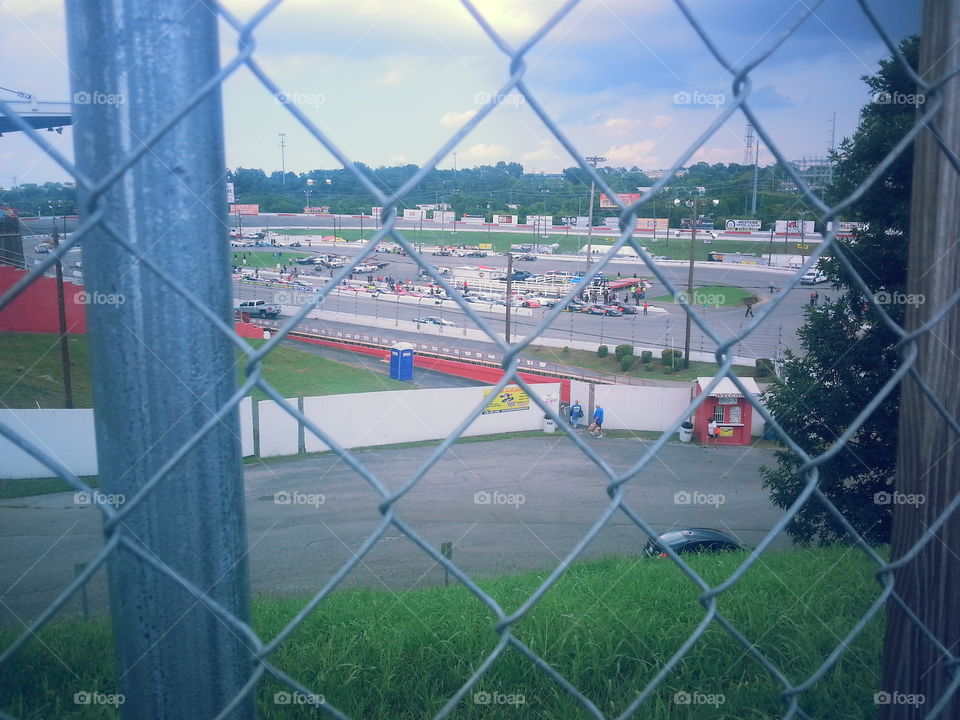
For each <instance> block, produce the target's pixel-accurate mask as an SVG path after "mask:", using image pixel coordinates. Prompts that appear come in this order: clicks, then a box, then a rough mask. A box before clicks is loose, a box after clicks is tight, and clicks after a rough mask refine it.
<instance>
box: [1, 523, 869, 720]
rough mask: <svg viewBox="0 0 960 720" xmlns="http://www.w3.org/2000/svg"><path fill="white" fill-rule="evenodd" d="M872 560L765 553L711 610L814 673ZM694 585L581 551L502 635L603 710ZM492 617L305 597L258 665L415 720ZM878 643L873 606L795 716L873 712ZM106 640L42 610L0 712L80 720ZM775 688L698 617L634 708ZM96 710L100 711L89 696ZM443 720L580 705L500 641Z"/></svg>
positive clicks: (740, 714) (669, 635)
mask: <svg viewBox="0 0 960 720" xmlns="http://www.w3.org/2000/svg"><path fill="white" fill-rule="evenodd" d="M640 542H642V541H641V540H640V538H639V537H638V544H639V543H640ZM744 558H745V555H744V554H741V553H734V554H726V555H703V556H696V557H690V558H689V563H690V565H691V566H692V567H693V568H694V569H695V570H696V571H697V572H698V573H700V574H701V576H702V577H703V578H704V579H705V581H706V582H707V583H709V584H711V585H716V584H718V583H719V582H721V581H722V580H724V579H725V578H727V577H728V576H729V575H730V574H731V573H732V572H733V571H734V570H735V568H736V567H737V566H738V565H739V564H740V563H742V562H743V560H744ZM456 559H457V553H456V550H455V551H454V560H455V561H456ZM874 569H875V568H874V567H873V566H872V565H871V564H870V563H869V562H868V561H867V560H866V559H865V557H864V556H863V554H862V553H861V552H858V551H856V550H851V549H849V548H840V547H838V548H826V549H811V550H794V551H785V552H774V553H768V554H765V555H764V556H763V558H762V559H761V560H760V561H759V562H758V563H757V564H756V565H755V566H754V567H753V568H752V569H751V570H749V571H748V572H747V573H746V575H744V577H742V578H741V579H740V580H739V581H738V582H737V583H736V584H735V585H733V587H732V588H730V589H729V590H727V591H726V592H724V593H723V594H722V595H721V596H720V597H719V599H718V601H717V609H718V611H719V612H721V613H722V614H723V615H724V616H725V617H726V618H727V619H728V620H729V621H730V622H731V623H732V624H733V625H734V626H735V627H736V628H737V629H738V630H739V631H740V632H741V633H743V634H744V636H745V637H746V638H747V639H748V641H749V642H751V643H752V644H753V646H754V647H755V648H756V650H758V651H759V652H761V653H763V654H764V655H765V656H766V657H767V658H768V659H769V660H770V661H771V662H772V663H773V664H774V665H775V666H776V667H778V668H779V669H780V670H781V671H782V672H783V673H784V674H785V675H786V676H787V677H788V678H789V680H790V681H791V682H793V683H795V684H797V683H800V682H802V681H804V680H806V679H807V678H808V677H809V676H810V675H811V674H812V673H814V672H815V671H816V670H817V669H818V668H819V666H820V665H821V664H822V663H823V661H824V660H825V658H826V657H827V656H828V655H829V653H830V652H831V651H832V650H833V649H834V648H836V647H837V645H839V644H840V643H841V640H842V639H843V638H844V637H845V635H846V634H847V632H848V631H849V630H850V628H851V627H852V626H853V625H854V624H855V623H856V622H857V620H858V619H859V618H860V617H861V616H862V614H863V613H864V612H865V611H866V610H867V608H868V607H869V605H870V603H871V601H872V600H873V599H874V598H876V597H877V595H878V594H879V592H880V589H879V587H878V585H877V583H876V581H875V580H874V578H873V571H874ZM544 578H545V574H544V573H524V574H520V575H515V576H508V577H499V578H495V579H488V580H482V581H480V585H481V586H482V587H483V589H484V590H485V591H486V592H487V593H489V594H490V596H491V597H493V598H494V599H495V600H496V601H497V602H498V603H500V605H501V607H503V608H504V610H505V612H506V613H511V612H513V611H515V610H516V609H517V608H518V607H519V606H520V605H521V604H522V603H523V602H524V601H525V600H526V599H527V598H528V597H529V595H530V594H531V593H532V592H533V591H534V589H535V588H536V587H537V586H538V585H539V584H540V583H542V582H543V580H544ZM321 582H322V579H321V578H317V583H318V585H319V584H320V583H321ZM698 595H699V589H698V588H697V586H696V585H695V584H694V583H693V582H692V581H691V580H690V579H689V578H688V577H686V576H685V575H683V574H682V573H681V572H680V570H679V569H678V568H677V567H676V566H675V565H673V563H672V562H671V561H669V560H665V559H659V558H655V559H642V558H635V557H620V558H610V559H605V560H599V561H591V562H582V563H578V564H575V565H573V566H571V567H570V568H569V569H568V571H567V572H566V573H565V574H564V576H563V577H562V578H561V579H560V580H559V582H558V583H557V584H556V585H555V586H553V588H552V589H551V590H550V591H548V592H547V593H546V594H545V595H544V596H543V597H542V598H541V599H540V600H539V602H538V603H537V604H536V605H535V606H534V608H533V609H532V610H531V611H530V612H529V613H527V614H526V615H525V616H524V617H523V618H522V619H521V620H519V621H518V622H516V623H515V624H514V625H513V629H512V631H513V634H514V636H515V637H517V638H518V639H519V640H520V641H522V642H523V643H525V644H526V645H527V646H528V647H529V648H531V649H532V650H533V651H534V652H535V653H537V654H539V655H540V656H541V657H543V658H544V659H545V660H546V661H547V662H548V663H550V664H551V665H552V666H553V667H554V668H555V669H556V670H557V671H558V672H559V673H561V674H562V675H563V676H564V677H566V678H567V679H568V680H569V681H570V682H571V683H572V684H573V685H574V686H575V687H576V688H577V689H578V690H579V691H581V692H582V693H583V694H584V695H585V696H586V697H587V698H589V699H590V700H591V701H592V702H593V703H595V704H596V706H597V707H598V708H599V710H600V711H601V712H602V713H604V715H605V716H606V717H612V716H614V715H616V714H618V713H620V712H622V710H623V709H624V708H625V707H626V706H627V705H628V704H629V703H630V702H631V701H632V700H633V699H634V698H635V697H636V696H637V695H638V694H639V693H640V692H641V691H642V690H643V689H644V688H645V687H646V685H647V684H648V683H650V681H651V680H652V679H653V678H654V677H655V675H656V674H657V672H658V671H659V670H660V669H661V668H662V667H663V665H664V664H665V663H667V662H668V661H669V660H670V658H671V657H672V656H673V655H674V654H675V653H676V652H677V650H678V649H679V648H680V646H681V645H682V644H683V643H684V642H685V641H686V640H687V639H688V638H689V637H691V635H692V634H693V633H694V632H695V629H696V627H697V624H698V623H699V622H700V621H701V620H703V618H704V617H705V615H706V611H705V609H704V607H703V606H701V605H700V603H699V602H698V601H697V597H698ZM305 602H306V598H284V599H277V598H273V597H260V598H257V599H255V601H254V605H253V625H254V629H255V630H256V632H257V633H258V634H259V636H260V637H261V638H264V639H269V638H272V637H274V636H275V635H276V634H277V633H279V632H280V631H281V629H282V628H283V627H284V626H285V625H286V624H287V623H288V622H289V621H290V620H291V619H292V617H293V616H294V614H295V613H296V612H297V611H298V610H299V609H300V608H302V607H303V605H304V603H305ZM495 622H496V618H495V616H494V615H493V613H492V612H491V611H490V610H489V609H488V608H487V607H486V606H485V605H484V604H482V603H481V602H480V601H479V600H478V599H477V598H476V597H475V596H473V595H472V594H471V593H470V592H469V591H468V590H466V589H465V588H463V587H460V586H459V585H455V586H451V587H449V588H445V587H435V588H430V589H426V590H417V591H407V592H404V591H399V592H393V591H384V590H364V589H359V590H344V591H341V592H337V593H334V594H333V595H331V596H330V597H329V598H327V599H326V600H325V601H324V602H323V603H321V604H320V606H319V607H318V608H317V609H316V610H315V611H314V612H313V613H312V614H311V615H310V616H309V617H308V618H307V619H306V620H305V621H304V622H303V623H302V624H301V625H300V626H299V627H298V628H297V630H296V631H295V632H294V633H293V634H292V635H291V637H290V638H288V639H287V641H286V642H285V643H284V644H283V645H281V646H280V648H279V649H278V650H277V651H276V652H275V653H274V654H273V655H272V656H271V657H270V660H271V662H272V663H274V664H275V665H277V666H278V667H279V668H280V669H281V670H283V671H284V672H286V673H289V674H290V675H291V676H292V677H294V678H295V679H297V680H298V681H299V682H301V683H302V684H304V685H305V686H306V687H308V688H310V689H311V690H313V691H315V692H317V693H322V694H323V695H324V696H325V697H326V699H327V700H329V701H330V702H331V703H333V704H334V705H336V706H337V707H339V708H340V709H341V710H342V711H344V712H345V713H346V714H348V715H349V716H351V717H356V718H391V720H406V719H408V718H410V719H412V718H422V717H432V716H434V715H435V714H436V713H437V712H438V711H439V710H440V708H441V707H442V706H443V704H444V703H445V701H446V700H447V699H448V698H449V697H450V696H451V695H453V694H454V693H455V692H456V691H457V689H458V688H459V687H460V686H461V685H462V684H463V683H464V682H465V681H466V680H467V678H469V677H470V675H471V674H472V672H473V671H474V670H475V669H476V668H477V667H478V666H479V665H480V663H481V662H482V661H483V660H484V658H485V657H486V656H487V655H488V654H489V653H490V652H491V651H492V650H493V649H494V647H495V645H496V641H497V635H496V633H495V632H494V631H493V625H494V623H495ZM15 632H16V631H6V632H3V633H0V643H2V645H3V646H6V645H7V644H8V643H9V642H10V641H11V640H12V639H13V637H14V636H15ZM882 645H883V623H882V620H881V619H879V618H878V619H875V620H873V621H872V622H871V623H870V624H869V625H868V626H867V627H866V629H865V630H864V632H863V633H861V634H860V635H859V636H858V637H857V638H855V639H854V640H853V641H852V642H851V643H850V644H849V645H848V646H847V647H846V649H845V652H844V654H843V656H842V658H841V659H840V660H839V662H838V663H837V664H836V665H835V666H834V668H833V669H832V670H831V671H830V672H828V673H827V674H826V675H825V676H824V678H823V679H822V680H820V681H819V682H818V683H817V684H816V685H815V686H814V687H813V688H812V689H811V690H809V691H807V692H805V693H803V694H802V695H801V697H800V705H801V707H802V708H803V710H804V711H805V712H806V713H807V714H809V715H810V716H811V717H824V718H871V717H875V716H876V706H875V705H874V702H873V693H874V692H875V691H876V689H877V688H878V685H879V678H880V659H881V653H882ZM112 647H113V645H112V641H111V630H110V627H109V625H108V623H107V622H106V621H94V622H81V621H76V620H59V621H57V622H56V623H55V624H53V625H52V626H50V627H47V628H45V629H44V630H43V631H41V633H40V636H39V638H38V639H37V640H35V641H33V642H31V643H30V644H29V645H28V646H27V647H26V648H25V649H24V650H23V651H22V652H21V653H20V655H19V656H18V657H17V659H16V660H15V661H14V662H13V663H10V664H8V665H6V666H4V668H3V669H0V707H2V708H3V709H4V710H5V711H7V712H9V713H11V714H13V715H15V716H17V717H20V718H24V720H39V719H40V718H47V717H57V718H68V719H74V718H88V717H93V715H90V714H88V713H89V712H90V707H89V706H88V707H80V706H77V705H74V704H73V702H72V698H73V695H74V693H76V692H78V691H80V690H96V691H99V692H101V693H110V692H116V691H117V685H116V681H115V679H114V675H115V670H114V661H113V653H112ZM781 689H782V688H781V687H780V685H779V683H777V682H776V681H775V680H774V679H772V678H771V677H770V676H769V675H768V673H767V672H766V671H765V670H764V669H763V667H762V666H761V665H760V664H759V663H758V662H757V661H756V660H754V659H753V658H752V657H751V656H750V655H749V654H748V653H747V651H746V650H745V649H744V648H743V647H742V646H741V645H740V644H739V643H738V642H737V641H735V640H734V639H733V638H732V637H731V636H730V635H729V634H728V633H727V632H726V631H725V630H724V629H723V628H722V627H720V626H719V625H718V624H717V623H712V624H711V625H709V626H708V628H707V631H706V632H705V634H704V635H703V636H702V637H701V638H700V639H699V640H698V641H697V642H696V643H695V644H694V645H693V646H692V648H691V649H690V651H689V652H688V654H687V655H686V656H685V658H684V659H683V661H682V662H680V663H679V665H678V666H677V667H676V668H675V669H674V670H673V672H672V673H671V674H670V675H668V677H667V678H666V679H665V680H664V682H663V683H662V684H661V685H660V686H659V687H658V689H657V690H656V691H654V693H653V694H652V695H651V697H650V698H649V699H648V701H647V702H646V703H645V704H644V706H643V710H642V711H641V712H640V713H638V714H637V715H636V716H635V717H641V718H645V719H646V720H666V719H667V718H669V719H670V720H694V719H697V720H699V719H702V718H707V719H710V718H725V719H731V720H732V719H734V718H736V719H738V720H739V719H741V718H743V719H746V720H761V719H764V720H765V719H766V718H772V717H780V716H781V715H782V714H783V713H784V711H785V706H784V705H783V704H782V702H781V700H780V699H779V697H778V695H779V692H780V691H781ZM287 690H289V689H288V688H286V687H284V686H282V685H280V684H279V683H277V682H276V681H274V680H264V681H262V682H261V683H260V685H259V686H258V689H257V691H256V694H257V704H258V710H259V715H260V717H262V718H264V719H265V720H274V719H279V718H297V717H315V716H316V715H315V714H311V713H309V712H308V711H307V710H305V709H304V708H302V707H301V708H293V707H291V706H279V705H277V704H275V703H274V701H273V698H274V693H276V692H282V691H287ZM475 692H487V693H499V694H501V695H503V696H508V695H512V696H514V697H515V698H516V699H518V700H519V697H520V696H522V697H523V703H522V704H520V705H516V706H514V705H501V706H487V705H482V704H477V703H475V702H474V693H475ZM676 693H690V694H694V693H701V694H703V695H705V696H715V697H716V699H717V702H718V704H716V705H712V704H700V705H697V704H678V703H677V702H676V701H675V694H676ZM720 695H722V696H723V697H722V700H723V701H722V704H720V703H719V699H720V698H719V696H720ZM96 716H97V717H106V718H111V717H116V714H115V713H112V710H111V709H110V708H106V709H101V708H97V715H96ZM454 717H457V718H482V717H503V718H508V717H516V718H551V719H554V718H555V719H557V720H565V719H567V718H571V719H572V718H584V717H587V714H586V713H585V712H584V711H583V710H582V709H580V708H579V706H577V705H576V704H575V703H574V702H573V701H572V700H571V699H570V698H569V696H568V695H566V693H565V692H564V691H563V690H562V689H560V688H559V687H558V686H557V685H556V684H555V683H554V682H553V681H552V680H551V679H550V678H549V677H548V676H547V675H546V674H545V673H543V672H542V671H540V670H538V669H537V668H535V667H534V666H533V665H532V664H531V663H530V662H529V661H528V660H527V659H526V658H525V657H523V656H522V655H521V654H520V653H519V652H517V651H515V650H513V649H512V648H507V650H506V651H505V652H504V653H503V654H502V655H501V656H500V658H499V659H498V660H497V662H496V663H495V664H494V665H493V667H492V668H491V669H490V670H489V671H488V672H487V673H486V674H485V675H484V676H483V678H482V679H481V680H480V682H479V684H478V685H477V686H476V687H475V688H473V689H472V690H471V691H470V692H469V693H468V694H467V696H466V697H465V698H464V700H463V701H461V703H460V705H459V707H458V709H457V711H456V712H455V714H454Z"/></svg>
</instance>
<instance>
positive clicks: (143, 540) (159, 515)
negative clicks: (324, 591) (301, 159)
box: [67, 0, 255, 719]
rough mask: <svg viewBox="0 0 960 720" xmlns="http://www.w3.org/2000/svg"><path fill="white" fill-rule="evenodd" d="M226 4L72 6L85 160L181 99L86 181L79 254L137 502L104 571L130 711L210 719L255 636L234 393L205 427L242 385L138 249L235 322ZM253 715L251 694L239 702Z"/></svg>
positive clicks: (102, 406)
mask: <svg viewBox="0 0 960 720" xmlns="http://www.w3.org/2000/svg"><path fill="white" fill-rule="evenodd" d="M217 18H218V15H217V13H216V10H215V8H213V7H210V6H208V4H207V3H205V2H195V0H90V1H88V2H81V1H79V0H78V1H77V2H74V3H68V5H67V20H68V40H69V46H70V65H71V71H72V72H71V74H72V78H73V87H72V92H73V99H74V109H75V115H74V117H75V121H76V122H75V126H76V133H75V151H76V157H77V165H78V168H79V170H80V172H81V173H83V174H85V175H86V176H87V177H89V178H90V179H91V180H92V182H93V183H95V184H96V183H99V182H101V181H103V179H104V178H106V177H108V176H109V175H110V173H111V172H113V171H116V170H117V168H118V167H120V166H121V164H122V163H123V162H124V161H125V160H126V159H127V158H129V157H130V156H131V155H132V154H134V153H136V152H138V151H140V150H142V148H143V145H144V142H145V141H146V139H147V138H149V137H150V135H151V133H153V132H155V131H157V130H158V129H160V127H161V126H162V124H163V123H164V122H165V121H167V120H168V119H169V118H171V117H174V116H176V115H178V114H179V115H180V117H179V118H178V120H177V122H176V124H174V125H173V127H172V128H171V129H170V130H169V132H167V133H166V134H164V135H162V136H161V137H160V138H158V139H157V140H156V141H155V142H152V143H150V147H149V149H148V150H147V151H146V152H145V153H143V154H142V155H140V156H139V157H138V158H137V159H136V160H135V162H133V163H132V165H130V166H129V167H127V168H126V169H125V170H124V171H123V172H122V173H121V174H119V176H118V177H117V178H116V179H115V180H114V181H113V182H112V183H111V184H110V185H109V186H108V187H106V188H105V189H104V191H103V192H102V194H101V193H98V192H96V191H95V192H93V193H91V192H90V191H89V189H86V188H85V189H84V190H83V191H82V192H81V195H80V200H81V213H82V215H84V216H87V217H89V216H90V215H91V214H92V213H94V212H96V211H102V212H103V218H102V224H101V225H99V226H98V227H97V228H96V229H95V230H94V232H91V233H90V234H88V235H86V236H85V237H84V240H83V261H84V271H85V272H84V274H85V277H86V289H87V297H88V298H89V299H90V300H89V301H90V303H91V304H89V305H88V308H87V309H88V320H89V337H90V354H91V359H92V363H91V366H92V372H93V378H92V380H93V387H94V397H95V406H96V407H95V410H96V427H97V451H98V457H99V465H100V477H101V482H102V486H103V488H104V492H106V493H113V494H117V495H118V496H123V498H124V500H125V503H126V504H127V506H128V508H127V512H126V514H122V515H121V517H120V520H119V522H116V523H112V522H111V523H108V524H107V526H106V532H107V533H108V534H112V533H120V534H121V536H122V537H123V538H124V540H123V542H122V544H121V545H120V546H119V552H117V553H114V554H113V556H112V557H111V560H110V563H109V584H110V604H111V612H112V618H113V633H114V642H115V647H116V652H117V671H118V676H119V683H120V691H121V692H122V693H123V694H124V695H125V696H126V702H125V703H124V705H123V706H122V707H121V710H122V713H123V715H124V717H127V718H131V719H132V718H211V717H213V716H215V715H216V714H217V713H218V712H220V710H222V709H223V708H224V706H226V705H227V704H228V703H229V702H230V701H231V700H232V699H234V698H235V697H236V696H237V693H238V690H239V689H240V688H241V687H242V686H243V684H244V683H245V682H246V681H247V680H248V678H249V677H250V673H251V670H252V667H253V662H252V659H251V658H252V654H251V651H250V649H249V648H248V647H246V637H249V636H246V635H245V634H244V633H243V632H238V628H237V626H236V625H234V624H232V623H230V622H228V620H229V615H232V616H234V617H235V618H236V619H237V620H238V621H239V622H241V623H244V624H248V623H249V621H250V609H249V578H248V571H247V564H246V520H245V515H244V497H243V484H242V483H243V476H242V466H241V461H240V441H239V422H238V416H237V412H236V409H234V410H233V411H232V412H229V413H228V414H227V415H226V416H225V417H224V419H223V420H222V421H221V422H219V423H217V424H216V425H214V426H213V427H212V429H211V430H210V431H209V432H207V433H206V434H203V436H202V437H199V436H200V435H201V428H202V427H203V426H204V424H205V423H207V422H209V421H210V420H211V418H212V417H213V416H214V415H215V414H216V412H217V411H218V410H221V409H222V408H223V407H224V406H225V405H226V404H227V402H228V400H229V399H230V397H231V395H232V394H233V393H235V392H236V378H235V371H234V369H233V368H234V366H235V357H234V352H235V350H234V347H233V346H232V344H231V338H230V337H229V336H228V335H227V334H226V333H224V332H223V331H222V330H221V329H218V328H217V327H216V326H215V325H214V324H213V323H211V322H210V321H209V320H208V319H206V318H204V316H203V315H202V314H201V313H200V312H199V311H198V309H197V306H195V305H193V304H192V303H190V302H189V301H188V300H187V299H186V298H185V297H184V296H183V295H182V294H181V293H180V292H178V291H175V290H174V289H172V288H170V287H169V286H168V285H166V284H165V283H164V282H163V281H162V280H161V279H160V277H159V276H158V274H157V273H156V272H155V271H154V270H152V269H151V268H150V267H148V263H145V262H144V261H143V260H142V259H141V258H146V259H149V261H151V262H153V263H156V264H157V265H158V266H159V267H161V268H162V269H163V270H164V271H166V272H167V273H169V275H170V276H172V277H173V278H175V279H176V281H177V282H178V283H179V285H180V287H181V288H183V289H185V290H187V291H189V292H190V293H192V295H193V296H194V297H195V298H197V299H198V300H199V304H202V305H203V306H205V307H207V308H209V309H210V310H212V311H213V312H214V313H215V314H216V315H217V316H219V317H220V318H222V319H223V320H224V321H225V322H227V323H228V326H229V327H232V321H231V320H228V318H230V317H231V315H232V312H231V289H230V284H229V273H228V272H227V269H228V267H229V247H228V243H227V223H226V205H225V200H226V194H225V186H224V151H223V123H222V115H221V100H220V85H219V83H216V85H215V86H214V88H213V89H212V90H211V91H210V92H209V93H208V94H206V95H205V96H204V97H203V99H202V100H201V101H200V102H199V103H198V104H196V105H193V106H192V107H189V108H188V105H189V101H190V99H191V98H192V96H194V94H195V93H197V92H198V90H199V89H200V88H201V87H202V86H203V85H204V83H206V82H208V81H209V80H210V79H211V78H213V77H214V76H215V75H216V73H217V72H218V71H219V57H218V52H219V47H218V39H217ZM79 184H80V183H78V185H79ZM97 189H98V188H96V187H95V190H97ZM106 226H109V227H110V228H112V229H113V230H114V231H115V232H116V233H117V236H119V237H120V238H122V239H123V240H125V241H127V242H129V243H130V244H131V245H132V246H133V248H134V252H133V253H131V252H128V251H127V250H125V249H124V248H122V247H121V246H120V245H119V244H118V243H117V242H116V240H115V238H114V237H112V236H111V234H110V233H109V232H108V231H107V229H106ZM138 256H139V257H138ZM101 300H102V301H103V302H100V301H101ZM198 437H199V441H198V442H197V443H196V444H195V445H194V446H193V447H192V448H190V449H189V451H187V452H186V454H185V455H184V456H183V458H182V459H181V460H180V461H179V462H177V463H176V464H175V465H174V466H173V467H171V468H169V470H168V471H167V472H165V473H164V474H163V477H162V479H161V480H160V482H159V483H158V484H157V485H156V486H155V487H153V488H151V489H150V490H149V492H147V493H146V494H145V495H144V496H143V497H138V492H139V491H140V490H141V489H142V488H143V487H144V486H145V485H146V483H147V482H148V481H149V480H150V478H151V477H153V476H154V475H156V474H157V473H158V471H159V470H160V469H161V468H162V466H163V465H164V463H166V462H167V461H169V460H170V459H171V458H172V457H174V456H175V455H176V454H177V452H178V451H180V450H181V449H182V448H183V447H184V446H185V445H186V444H187V443H188V442H190V441H191V440H192V439H197V438H198ZM119 510H120V512H121V513H124V505H120V506H119ZM136 549H139V553H140V555H139V556H138V554H137V553H136V552H135V550H136ZM145 558H150V559H151V561H150V562H145ZM174 574H176V575H178V576H179V577H181V578H184V579H185V580H187V581H189V582H190V583H192V584H193V586H195V587H196V588H199V590H200V591H202V593H201V597H205V598H209V599H211V600H212V601H214V602H215V603H217V604H218V605H219V606H220V607H221V608H224V609H225V610H226V611H227V612H228V613H229V615H226V614H224V616H223V617H221V616H218V615H217V614H215V613H214V612H213V611H212V610H211V609H210V608H209V607H208V606H207V605H205V604H204V603H203V601H202V600H200V599H198V597H197V596H196V595H195V594H193V593H191V592H189V591H188V590H187V589H186V587H185V585H184V584H183V583H181V582H178V581H177V580H176V579H174ZM225 617H226V618H227V619H225ZM254 714H255V713H254V703H253V699H252V697H251V698H247V699H246V700H244V701H243V702H242V703H241V704H240V705H239V707H238V708H236V710H235V711H234V712H233V713H231V717H234V718H252V717H253V716H254Z"/></svg>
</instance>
